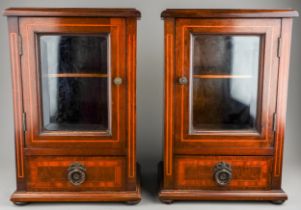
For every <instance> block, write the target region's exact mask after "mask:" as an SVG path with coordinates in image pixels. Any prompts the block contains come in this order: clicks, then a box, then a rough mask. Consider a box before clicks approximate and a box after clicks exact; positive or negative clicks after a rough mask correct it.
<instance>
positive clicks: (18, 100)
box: [8, 17, 25, 190]
mask: <svg viewBox="0 0 301 210" xmlns="http://www.w3.org/2000/svg"><path fill="white" fill-rule="evenodd" d="M18 24H19V20H18V18H17V17H10V18H8V27H9V44H10V59H11V74H12V86H13V87H12V88H13V109H14V128H15V132H14V135H15V151H16V172H17V174H16V175H17V185H18V190H23V189H24V184H23V181H24V177H25V174H24V155H23V154H24V153H23V149H24V133H23V124H22V122H23V121H22V114H23V99H22V75H21V60H20V54H21V51H20V50H21V46H20V44H21V43H20V36H19V26H18Z"/></svg>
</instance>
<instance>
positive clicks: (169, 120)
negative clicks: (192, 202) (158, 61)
mask: <svg viewBox="0 0 301 210" xmlns="http://www.w3.org/2000/svg"><path fill="white" fill-rule="evenodd" d="M164 30H165V40H164V41H165V81H164V82H165V93H164V94H165V95H164V100H165V107H164V108H165V110H164V111H165V119H164V128H165V129H164V142H165V143H164V168H163V174H164V177H163V185H164V186H163V187H164V188H170V187H171V185H172V172H173V137H174V134H173V133H174V129H173V126H174V123H173V114H174V113H173V109H174V99H173V95H174V72H175V71H174V68H175V65H174V63H175V60H174V55H175V37H174V36H175V20H174V19H173V18H167V19H165V22H164Z"/></svg>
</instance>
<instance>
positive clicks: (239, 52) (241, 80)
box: [190, 35, 260, 132]
mask: <svg viewBox="0 0 301 210" xmlns="http://www.w3.org/2000/svg"><path fill="white" fill-rule="evenodd" d="M191 40H192V43H191V46H192V52H191V55H192V57H191V67H192V70H191V77H192V78H191V81H192V83H191V86H190V89H191V97H190V109H191V110H190V113H191V114H190V131H191V132H193V131H198V130H200V131H201V130H209V131H210V130H239V129H244V130H245V129H251V130H254V129H256V128H257V98H258V96H257V88H258V72H259V59H260V36H243V35H232V36H231V35H226V36H223V35H195V36H192V39H191Z"/></svg>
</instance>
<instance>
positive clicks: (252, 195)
mask: <svg viewBox="0 0 301 210" xmlns="http://www.w3.org/2000/svg"><path fill="white" fill-rule="evenodd" d="M159 198H160V200H161V201H162V202H163V203H165V202H167V203H171V202H172V201H180V200H182V201H184V200H200V201H201V200H204V201H212V200H216V201H223V200H224V201H238V200H240V201H271V202H275V203H277V202H280V201H285V200H287V195H286V193H285V192H284V191H283V190H268V191H264V190H260V191H222V190H221V191H210V190H164V189H161V190H160V192H159Z"/></svg>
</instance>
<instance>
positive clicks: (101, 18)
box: [4, 8, 141, 204]
mask: <svg viewBox="0 0 301 210" xmlns="http://www.w3.org/2000/svg"><path fill="white" fill-rule="evenodd" d="M4 15H6V16H8V27H9V40H10V48H11V64H12V79H13V97H14V118H15V120H14V122H15V146H16V165H17V191H16V192H15V193H14V194H13V195H12V197H11V201H12V202H14V203H16V204H21V203H23V202H57V201H59V202H68V201H75V202H80V201H94V202H95V201H124V202H129V203H137V202H139V201H140V199H141V195H140V182H139V168H138V169H137V166H136V21H137V19H138V18H139V17H140V12H139V11H137V10H135V9H109V8H107V9H75V8H71V9H60V8H57V9H47V8H10V9H7V10H6V11H5V13H4ZM97 33H107V34H108V35H109V45H110V51H109V53H110V54H109V56H110V63H111V64H110V65H111V67H110V69H111V71H110V72H108V74H109V75H108V78H109V79H108V83H110V84H111V83H112V82H113V79H114V78H115V77H120V78H122V84H121V85H110V87H111V89H109V90H108V92H109V93H108V94H109V97H110V98H111V99H112V101H111V102H109V106H111V108H110V109H111V110H110V111H109V112H110V114H111V115H112V117H110V119H109V124H110V125H109V130H108V131H105V132H102V131H101V132H99V131H45V130H43V129H42V122H41V120H42V116H41V112H42V111H41V109H42V108H41V88H40V75H39V74H40V71H39V69H40V68H39V65H40V64H39V56H38V53H39V50H38V45H39V43H38V40H37V37H38V36H39V35H40V34H43V35H44V34H76V35H78V34H83V35H86V34H97ZM74 162H76V163H74ZM77 162H78V163H79V164H83V165H84V164H86V169H85V170H87V171H86V173H87V177H89V176H90V180H87V182H86V183H85V182H84V183H83V184H82V186H79V187H75V186H72V185H71V184H70V183H69V182H68V180H67V172H68V170H70V168H71V166H72V164H75V165H76V164H78V163H77ZM45 166H49V167H50V168H47V167H45ZM67 166H70V167H69V169H68V167H67ZM36 167H38V168H37V169H36ZM33 169H34V170H33ZM37 170H41V171H44V172H43V173H44V175H43V173H42V174H41V173H38V171H37ZM78 170H80V169H76V170H75V171H78ZM47 176H49V177H52V181H53V182H54V183H53V184H50V185H49V184H47V183H45V182H43V178H45V177H47ZM61 176H63V177H61ZM68 176H69V175H68ZM114 177H115V178H114ZM68 179H69V178H68ZM91 179H93V180H95V181H93V180H91ZM112 179H113V180H115V181H112ZM93 183H94V184H93ZM93 185H95V186H93ZM97 186H98V187H97ZM49 192H51V195H50V194H49Z"/></svg>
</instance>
